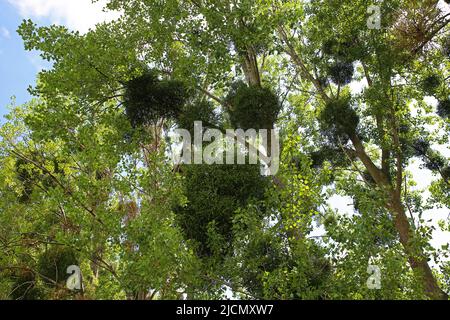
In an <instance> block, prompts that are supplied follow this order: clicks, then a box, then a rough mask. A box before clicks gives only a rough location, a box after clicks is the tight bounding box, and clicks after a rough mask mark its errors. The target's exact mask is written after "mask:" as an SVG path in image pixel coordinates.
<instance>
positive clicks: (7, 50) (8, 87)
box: [0, 0, 450, 247]
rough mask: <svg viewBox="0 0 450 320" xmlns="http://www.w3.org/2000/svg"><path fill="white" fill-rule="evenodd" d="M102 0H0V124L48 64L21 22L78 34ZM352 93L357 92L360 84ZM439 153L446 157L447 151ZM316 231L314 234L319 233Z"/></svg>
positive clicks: (336, 200) (347, 206) (95, 17)
mask: <svg viewBox="0 0 450 320" xmlns="http://www.w3.org/2000/svg"><path fill="white" fill-rule="evenodd" d="M104 3H105V0H99V1H98V2H97V3H95V4H92V3H91V0H0V75H1V77H0V123H2V122H4V120H3V117H2V116H3V115H4V114H6V113H7V112H8V106H9V105H10V104H11V101H12V100H11V98H12V97H13V96H15V103H16V105H20V104H23V103H25V102H27V101H29V100H30V98H31V97H30V96H29V94H28V92H27V88H28V87H29V86H30V85H34V83H35V79H36V74H37V73H38V72H39V71H40V70H42V69H45V68H49V64H48V63H46V62H44V61H42V59H40V57H39V54H38V53H37V52H27V51H25V50H24V46H23V42H22V40H21V38H20V36H19V35H18V34H17V32H16V30H17V27H18V26H19V25H20V23H21V22H22V20H23V19H32V20H33V21H34V22H35V23H37V24H38V25H41V26H42V25H50V24H63V25H65V26H67V27H68V28H70V29H72V30H77V31H80V32H82V33H84V32H86V31H88V30H89V28H92V27H94V26H95V24H96V23H98V22H102V21H108V20H110V19H114V18H115V17H117V13H111V12H108V13H106V12H103V11H102V8H103V5H104ZM353 85H356V87H355V88H352V89H354V90H359V89H360V85H358V84H353ZM440 151H443V152H444V154H446V156H450V150H449V149H448V148H447V149H446V150H440ZM419 165H420V164H419V162H416V163H414V164H413V165H412V166H411V167H410V168H409V169H412V170H414V172H416V177H417V178H418V186H417V188H425V187H426V186H427V185H428V184H429V183H430V182H431V181H432V180H433V179H436V177H433V176H432V175H431V174H430V173H429V171H426V170H421V169H420V167H419ZM351 203H352V201H351V199H349V198H345V197H339V196H335V197H333V198H332V199H331V201H330V204H331V205H332V206H333V207H334V208H335V209H337V210H339V211H340V212H341V213H348V214H352V213H353V207H352V205H351ZM448 215H449V212H448V210H447V209H441V210H430V211H427V212H426V214H425V218H429V219H432V224H434V225H435V226H436V225H437V221H438V220H440V219H446V218H447V217H448ZM438 229H439V228H438ZM321 233H323V230H321V229H318V230H316V231H315V234H321ZM449 241H450V233H448V232H446V233H444V232H441V231H439V230H438V231H435V232H434V236H433V240H432V244H433V246H435V247H439V246H440V245H442V244H444V243H447V242H449Z"/></svg>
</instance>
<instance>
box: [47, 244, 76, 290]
mask: <svg viewBox="0 0 450 320" xmlns="http://www.w3.org/2000/svg"><path fill="white" fill-rule="evenodd" d="M72 265H78V259H77V255H76V252H75V251H74V250H73V249H71V248H67V247H64V246H52V247H50V248H49V249H48V250H47V251H45V252H44V253H43V254H41V256H40V257H39V261H38V270H39V274H40V275H41V276H42V277H43V281H44V283H45V284H47V285H49V286H54V285H55V284H57V283H62V282H64V281H66V280H67V277H68V276H69V275H68V274H67V268H68V267H70V266H72Z"/></svg>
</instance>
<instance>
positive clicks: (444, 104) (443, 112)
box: [437, 99, 450, 118]
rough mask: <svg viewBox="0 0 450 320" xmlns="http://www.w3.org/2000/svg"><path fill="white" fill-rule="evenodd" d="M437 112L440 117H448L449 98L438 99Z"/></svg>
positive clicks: (449, 114)
mask: <svg viewBox="0 0 450 320" xmlns="http://www.w3.org/2000/svg"><path fill="white" fill-rule="evenodd" d="M437 114H438V115H439V116H440V117H442V118H448V117H450V99H446V100H442V101H439V103H438V106H437Z"/></svg>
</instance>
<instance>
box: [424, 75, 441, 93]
mask: <svg viewBox="0 0 450 320" xmlns="http://www.w3.org/2000/svg"><path fill="white" fill-rule="evenodd" d="M440 84H441V80H440V78H439V77H438V76H436V75H430V76H428V77H426V78H425V79H424V80H423V82H422V87H423V90H424V92H426V93H427V94H433V93H434V92H435V91H436V89H437V88H438V87H439V85H440Z"/></svg>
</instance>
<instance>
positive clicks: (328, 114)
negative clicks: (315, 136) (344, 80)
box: [319, 98, 359, 148]
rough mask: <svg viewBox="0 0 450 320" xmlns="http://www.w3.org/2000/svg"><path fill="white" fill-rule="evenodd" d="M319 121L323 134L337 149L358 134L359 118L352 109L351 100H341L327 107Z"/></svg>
mask: <svg viewBox="0 0 450 320" xmlns="http://www.w3.org/2000/svg"><path fill="white" fill-rule="evenodd" d="M319 121H320V128H321V131H322V134H323V135H324V136H325V137H327V138H328V140H329V142H331V143H332V144H333V145H334V146H335V147H336V148H337V147H339V145H340V144H343V145H344V144H345V143H347V141H348V140H349V139H350V137H352V136H353V135H355V134H356V131H357V128H358V125H359V116H358V114H357V113H356V111H355V110H354V109H353V108H352V107H351V105H350V99H348V98H341V99H337V100H332V101H331V102H329V103H327V104H326V105H325V108H324V109H323V110H322V112H321V113H320V116H319Z"/></svg>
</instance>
